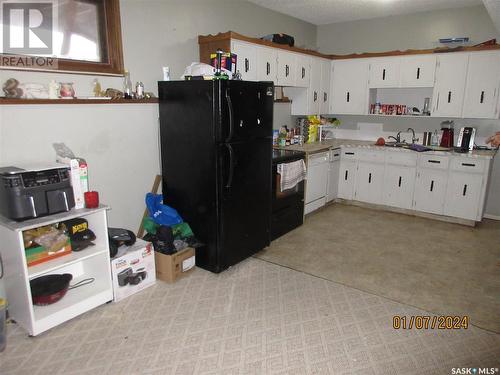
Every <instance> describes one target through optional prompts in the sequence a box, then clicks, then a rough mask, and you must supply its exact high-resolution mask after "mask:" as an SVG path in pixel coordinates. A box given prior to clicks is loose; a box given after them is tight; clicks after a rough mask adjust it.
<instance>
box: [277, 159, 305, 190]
mask: <svg viewBox="0 0 500 375" xmlns="http://www.w3.org/2000/svg"><path fill="white" fill-rule="evenodd" d="M277 172H278V174H279V175H280V176H281V178H280V189H281V191H282V192H283V191H285V190H288V189H293V188H294V187H295V186H296V185H297V184H298V183H299V182H301V181H303V180H305V178H306V163H304V160H297V161H292V162H290V163H281V164H278V165H277Z"/></svg>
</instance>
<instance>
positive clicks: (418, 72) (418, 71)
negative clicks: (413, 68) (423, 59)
mask: <svg viewBox="0 0 500 375" xmlns="http://www.w3.org/2000/svg"><path fill="white" fill-rule="evenodd" d="M417 79H420V68H417Z"/></svg>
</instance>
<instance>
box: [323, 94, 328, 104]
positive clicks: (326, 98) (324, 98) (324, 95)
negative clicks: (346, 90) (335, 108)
mask: <svg viewBox="0 0 500 375" xmlns="http://www.w3.org/2000/svg"><path fill="white" fill-rule="evenodd" d="M327 100H328V94H327V93H326V92H324V93H323V101H324V102H325V103H326V101H327Z"/></svg>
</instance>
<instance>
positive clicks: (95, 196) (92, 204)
mask: <svg viewBox="0 0 500 375" xmlns="http://www.w3.org/2000/svg"><path fill="white" fill-rule="evenodd" d="M84 197H85V207H87V208H97V207H99V193H98V192H97V191H86V192H85V194H84Z"/></svg>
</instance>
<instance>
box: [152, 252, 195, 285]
mask: <svg viewBox="0 0 500 375" xmlns="http://www.w3.org/2000/svg"><path fill="white" fill-rule="evenodd" d="M155 262H156V277H157V278H158V279H159V280H162V281H166V282H167V283H173V282H175V281H176V280H178V279H180V278H181V277H184V276H186V275H188V274H189V273H191V272H192V271H193V270H194V265H195V253H194V249H193V248H192V247H187V248H185V249H184V250H181V251H179V252H178V253H175V254H172V255H166V254H162V253H159V252H157V251H155Z"/></svg>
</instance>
